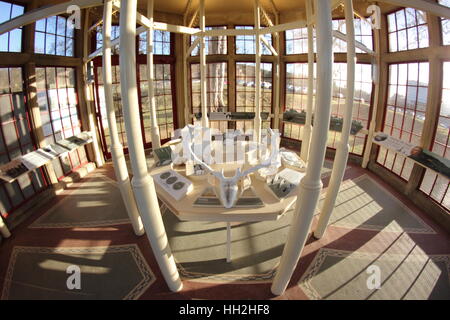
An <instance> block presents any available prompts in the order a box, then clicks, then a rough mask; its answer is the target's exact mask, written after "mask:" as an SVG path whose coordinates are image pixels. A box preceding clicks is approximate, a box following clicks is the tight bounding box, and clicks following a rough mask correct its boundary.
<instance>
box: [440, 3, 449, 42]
mask: <svg viewBox="0 0 450 320" xmlns="http://www.w3.org/2000/svg"><path fill="white" fill-rule="evenodd" d="M439 3H440V4H442V5H443V6H446V7H449V8H450V0H439ZM441 26H442V44H443V45H444V46H447V45H449V44H450V19H444V18H441Z"/></svg>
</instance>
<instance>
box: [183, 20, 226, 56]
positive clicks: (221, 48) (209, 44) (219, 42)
mask: <svg viewBox="0 0 450 320" xmlns="http://www.w3.org/2000/svg"><path fill="white" fill-rule="evenodd" d="M226 28H227V27H226V26H217V27H205V30H225V29H226ZM196 38H197V37H196V36H192V37H191V44H192V43H193V42H194V41H195V39H196ZM227 50H228V48H227V37H226V36H217V37H205V54H206V55H211V54H227V53H228V51H227ZM199 53H200V44H198V45H197V46H196V47H195V49H194V50H193V51H192V54H191V55H192V56H198V55H199Z"/></svg>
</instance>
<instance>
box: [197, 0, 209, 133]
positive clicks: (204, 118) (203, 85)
mask: <svg viewBox="0 0 450 320" xmlns="http://www.w3.org/2000/svg"><path fill="white" fill-rule="evenodd" d="M199 20H200V31H201V32H205V0H200V12H199ZM200 91H201V92H200V105H201V110H202V127H204V128H207V127H209V121H208V100H207V99H208V98H207V92H206V54H205V37H204V36H203V34H202V35H201V36H200Z"/></svg>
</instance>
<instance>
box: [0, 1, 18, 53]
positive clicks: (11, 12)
mask: <svg viewBox="0 0 450 320" xmlns="http://www.w3.org/2000/svg"><path fill="white" fill-rule="evenodd" d="M23 12H24V7H23V6H20V5H17V4H12V3H9V2H5V1H0V23H4V22H7V21H9V20H11V19H14V18H15V17H18V16H20V15H22V14H23ZM0 51H1V52H21V51H22V28H18V29H14V30H12V31H9V32H6V33H4V34H2V35H0Z"/></svg>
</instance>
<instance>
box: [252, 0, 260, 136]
mask: <svg viewBox="0 0 450 320" xmlns="http://www.w3.org/2000/svg"><path fill="white" fill-rule="evenodd" d="M254 6H255V8H254V12H255V27H254V28H255V33H256V34H255V119H254V120H253V131H254V132H253V141H255V142H257V143H258V144H259V143H260V142H261V34H260V32H259V28H260V26H261V13H260V8H259V1H258V0H255V5H254Z"/></svg>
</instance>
